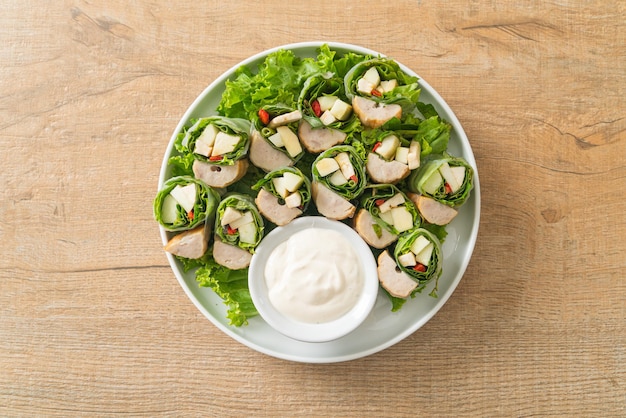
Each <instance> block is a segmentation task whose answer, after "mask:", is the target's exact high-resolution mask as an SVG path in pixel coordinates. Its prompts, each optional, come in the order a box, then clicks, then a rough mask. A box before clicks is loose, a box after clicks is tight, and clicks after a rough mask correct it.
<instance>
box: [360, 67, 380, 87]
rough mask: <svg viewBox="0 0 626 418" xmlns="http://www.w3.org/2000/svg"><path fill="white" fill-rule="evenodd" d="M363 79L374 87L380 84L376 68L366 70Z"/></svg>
mask: <svg viewBox="0 0 626 418" xmlns="http://www.w3.org/2000/svg"><path fill="white" fill-rule="evenodd" d="M363 78H364V79H366V80H367V81H369V82H370V83H372V84H373V85H374V87H376V86H378V84H379V83H380V74H378V70H377V69H376V67H371V68H370V69H369V70H367V71H366V72H365V74H363Z"/></svg>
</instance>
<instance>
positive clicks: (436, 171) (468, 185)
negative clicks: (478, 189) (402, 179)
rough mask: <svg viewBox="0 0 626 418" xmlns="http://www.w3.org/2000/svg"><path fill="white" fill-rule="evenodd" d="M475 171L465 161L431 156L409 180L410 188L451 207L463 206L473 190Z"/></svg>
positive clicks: (458, 158) (459, 158) (446, 156)
mask: <svg viewBox="0 0 626 418" xmlns="http://www.w3.org/2000/svg"><path fill="white" fill-rule="evenodd" d="M473 178H474V170H473V169H472V166H470V165H469V163H468V162H467V161H465V159H463V158H461V157H452V156H450V155H438V156H431V157H430V158H429V159H428V160H427V162H426V163H425V164H423V165H422V166H421V167H420V168H419V169H418V170H416V171H414V172H413V173H411V175H410V176H409V178H408V188H409V189H410V190H411V191H412V192H414V193H419V194H422V195H424V196H427V197H430V198H432V199H434V200H436V201H438V202H440V203H443V204H445V205H448V206H451V207H458V206H461V205H462V204H463V203H465V201H466V200H467V198H468V197H469V196H470V192H471V190H472V188H473V184H474V181H473Z"/></svg>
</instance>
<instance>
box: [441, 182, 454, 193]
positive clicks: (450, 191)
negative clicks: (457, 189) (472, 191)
mask: <svg viewBox="0 0 626 418" xmlns="http://www.w3.org/2000/svg"><path fill="white" fill-rule="evenodd" d="M443 186H444V187H445V188H446V194H450V193H452V187H450V185H449V184H448V183H446V184H444V185H443Z"/></svg>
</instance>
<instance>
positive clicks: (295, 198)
mask: <svg viewBox="0 0 626 418" xmlns="http://www.w3.org/2000/svg"><path fill="white" fill-rule="evenodd" d="M285 205H287V207H288V208H297V207H299V206H300V205H302V196H300V193H298V192H296V193H291V194H290V195H289V196H287V197H286V198H285Z"/></svg>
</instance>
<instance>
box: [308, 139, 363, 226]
mask: <svg viewBox="0 0 626 418" xmlns="http://www.w3.org/2000/svg"><path fill="white" fill-rule="evenodd" d="M311 171H312V178H313V181H312V192H313V200H314V201H315V205H316V206H317V210H318V211H319V212H320V213H321V214H322V215H324V216H326V217H329V218H331V219H345V218H348V217H352V216H353V215H354V212H355V211H356V207H355V206H354V205H353V204H352V203H351V202H350V200H352V199H355V198H357V197H358V196H360V195H361V193H362V192H363V189H364V188H365V186H366V185H367V178H366V175H365V167H364V163H363V160H361V158H360V157H359V155H358V154H357V152H356V150H355V149H354V148H353V147H351V146H349V145H337V146H335V147H332V148H330V149H328V150H326V151H324V152H323V153H321V154H320V155H318V156H317V158H316V159H315V161H314V162H313V165H312V167H311Z"/></svg>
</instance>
